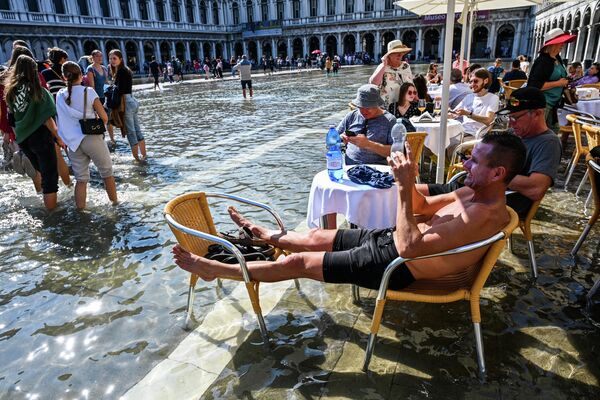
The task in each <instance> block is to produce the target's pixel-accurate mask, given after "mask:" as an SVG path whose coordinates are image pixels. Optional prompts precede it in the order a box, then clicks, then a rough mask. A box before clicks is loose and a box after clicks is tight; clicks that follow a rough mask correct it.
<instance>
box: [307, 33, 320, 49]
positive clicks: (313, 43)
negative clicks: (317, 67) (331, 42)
mask: <svg viewBox="0 0 600 400" xmlns="http://www.w3.org/2000/svg"><path fill="white" fill-rule="evenodd" d="M319 47H321V45H320V43H319V38H318V37H316V36H312V37H311V38H310V39H309V40H308V52H309V53H312V52H313V51H314V50H320V48H319Z"/></svg>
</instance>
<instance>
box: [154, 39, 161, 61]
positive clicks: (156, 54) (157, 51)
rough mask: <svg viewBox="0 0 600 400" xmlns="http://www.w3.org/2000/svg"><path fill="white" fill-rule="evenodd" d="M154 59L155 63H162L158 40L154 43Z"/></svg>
mask: <svg viewBox="0 0 600 400" xmlns="http://www.w3.org/2000/svg"><path fill="white" fill-rule="evenodd" d="M154 58H156V62H158V63H162V62H163V60H162V56H161V54H160V42H159V41H158V40H155V41H154Z"/></svg>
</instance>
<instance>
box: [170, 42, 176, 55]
mask: <svg viewBox="0 0 600 400" xmlns="http://www.w3.org/2000/svg"><path fill="white" fill-rule="evenodd" d="M170 45H171V58H173V57H177V52H176V50H175V41H174V40H171V43H170Z"/></svg>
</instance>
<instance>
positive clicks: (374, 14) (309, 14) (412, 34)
mask: <svg viewBox="0 0 600 400" xmlns="http://www.w3.org/2000/svg"><path fill="white" fill-rule="evenodd" d="M582 3H583V2H582ZM532 10H533V9H532V8H529V7H525V8H517V9H510V10H501V11H493V12H486V11H482V12H479V13H478V15H477V18H476V22H475V27H474V31H473V42H472V46H471V54H472V57H471V58H475V59H476V58H495V57H505V58H513V57H515V56H516V55H518V54H521V53H528V49H529V48H530V47H531V43H530V41H529V35H528V33H531V32H533V24H532ZM445 17H446V16H445V15H441V16H429V17H421V18H419V17H417V16H415V15H414V14H411V13H408V12H407V11H405V10H403V9H400V8H398V7H397V6H395V5H394V4H393V0H222V1H217V0H130V1H124V0H0V25H1V26H2V29H0V62H5V61H6V60H7V58H8V57H9V56H10V53H11V43H12V41H13V40H15V39H23V40H25V41H27V42H28V43H30V45H31V48H32V50H33V52H34V54H35V55H36V57H38V58H44V57H45V52H46V49H47V48H48V47H52V46H59V47H61V48H63V49H64V50H66V51H67V52H68V53H69V56H70V58H71V59H73V60H77V59H79V58H80V57H81V56H82V55H87V54H90V53H91V51H92V50H94V49H100V50H101V51H102V52H103V53H104V54H106V53H107V52H108V51H110V50H111V49H113V48H119V49H121V50H122V51H123V53H124V54H125V55H126V62H127V63H128V64H129V66H130V67H133V69H136V70H141V69H142V68H143V66H142V65H143V62H144V61H149V60H150V57H151V56H155V57H156V58H157V59H158V60H166V59H170V58H171V57H178V58H179V59H180V60H194V59H200V60H202V59H204V58H205V57H215V56H222V57H225V58H226V59H228V58H230V57H231V56H239V55H241V54H244V53H245V54H248V56H249V57H250V59H253V60H260V59H261V58H262V56H263V55H266V56H270V55H272V56H278V55H281V56H284V57H286V56H290V57H291V56H293V57H299V56H304V55H307V54H310V53H311V51H313V50H316V49H320V50H322V51H325V52H327V53H329V54H331V55H333V54H339V55H343V54H347V53H354V52H367V53H369V54H370V55H371V57H372V58H373V57H375V58H379V57H380V56H381V55H382V54H384V53H385V49H386V46H387V43H389V42H390V41H391V40H394V39H400V40H402V41H403V42H404V43H405V44H407V45H408V46H410V47H412V48H413V49H414V50H413V52H412V53H411V54H410V55H409V56H410V57H411V59H413V60H414V59H415V58H417V57H418V58H419V59H420V60H423V61H429V60H436V59H438V58H441V56H442V53H443V47H444V44H443V43H444V35H445V33H444V31H445ZM460 33H461V31H460V25H458V24H457V25H456V30H455V33H454V49H456V50H457V49H458V48H459V46H460ZM140 61H142V62H141V63H140Z"/></svg>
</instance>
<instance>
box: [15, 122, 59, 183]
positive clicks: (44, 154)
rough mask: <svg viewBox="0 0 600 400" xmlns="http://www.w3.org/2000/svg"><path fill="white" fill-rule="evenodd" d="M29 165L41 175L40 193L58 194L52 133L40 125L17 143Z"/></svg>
mask: <svg viewBox="0 0 600 400" xmlns="http://www.w3.org/2000/svg"><path fill="white" fill-rule="evenodd" d="M19 147H20V148H21V150H23V153H25V155H26V156H27V158H29V161H31V165H33V168H35V170H36V171H38V172H39V173H40V174H41V175H42V192H43V193H44V194H49V193H56V192H58V167H57V165H56V162H57V160H56V150H55V147H54V138H53V137H52V133H50V131H49V130H48V128H46V125H41V126H40V127H39V128H38V129H37V130H36V131H35V132H33V133H32V134H31V135H30V136H28V137H27V138H26V139H25V140H23V141H22V142H21V143H19Z"/></svg>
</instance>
